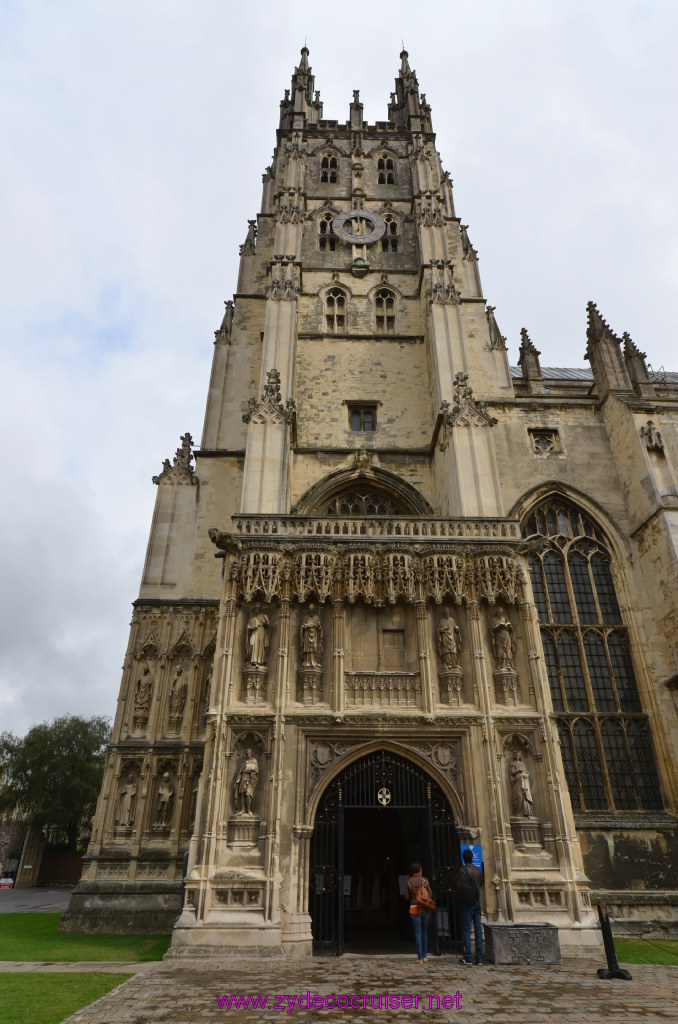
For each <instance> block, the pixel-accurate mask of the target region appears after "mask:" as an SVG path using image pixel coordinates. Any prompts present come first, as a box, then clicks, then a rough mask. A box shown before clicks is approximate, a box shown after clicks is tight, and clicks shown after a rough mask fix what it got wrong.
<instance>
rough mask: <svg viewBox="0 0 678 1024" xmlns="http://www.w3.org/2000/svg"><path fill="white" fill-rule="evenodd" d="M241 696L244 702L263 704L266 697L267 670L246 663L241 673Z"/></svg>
mask: <svg viewBox="0 0 678 1024" xmlns="http://www.w3.org/2000/svg"><path fill="white" fill-rule="evenodd" d="M242 696H243V699H244V701H245V703H246V704H264V703H265V702H266V700H267V699H268V670H267V669H266V668H262V667H261V666H255V665H246V666H245V668H244V669H243V673H242Z"/></svg>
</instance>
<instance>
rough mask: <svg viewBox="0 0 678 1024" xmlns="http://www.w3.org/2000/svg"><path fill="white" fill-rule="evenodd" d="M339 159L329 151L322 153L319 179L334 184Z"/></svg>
mask: <svg viewBox="0 0 678 1024" xmlns="http://www.w3.org/2000/svg"><path fill="white" fill-rule="evenodd" d="M338 167H339V161H338V160H337V158H336V156H332V154H331V153H324V154H323V156H322V158H321V160H320V181H321V182H327V183H329V184H335V183H336V180H337V169H338Z"/></svg>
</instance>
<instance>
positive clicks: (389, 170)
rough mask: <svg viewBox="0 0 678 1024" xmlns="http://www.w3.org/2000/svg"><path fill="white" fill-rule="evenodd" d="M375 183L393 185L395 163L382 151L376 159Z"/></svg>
mask: <svg viewBox="0 0 678 1024" xmlns="http://www.w3.org/2000/svg"><path fill="white" fill-rule="evenodd" d="M377 184H379V185H395V164H394V162H393V157H390V156H389V155H388V153H382V154H381V156H380V157H378V159H377Z"/></svg>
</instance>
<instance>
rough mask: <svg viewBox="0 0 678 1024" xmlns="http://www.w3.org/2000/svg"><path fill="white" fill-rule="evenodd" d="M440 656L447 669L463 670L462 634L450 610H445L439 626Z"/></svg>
mask: <svg viewBox="0 0 678 1024" xmlns="http://www.w3.org/2000/svg"><path fill="white" fill-rule="evenodd" d="M438 654H439V656H440V660H441V661H442V663H443V665H444V666H445V668H461V632H460V630H459V626H458V625H457V623H456V622H455V621H454V619H453V618H452V616H451V615H450V609H449V608H443V617H442V619H441V620H440V624H439V626H438Z"/></svg>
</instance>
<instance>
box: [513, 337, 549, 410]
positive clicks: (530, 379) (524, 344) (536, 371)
mask: <svg viewBox="0 0 678 1024" xmlns="http://www.w3.org/2000/svg"><path fill="white" fill-rule="evenodd" d="M540 355H541V352H539V350H538V349H537V348H536V347H535V345H533V343H532V341H531V340H530V336H529V334H528V333H527V330H526V329H525V328H524V327H521V329H520V354H519V356H518V366H520V368H521V370H522V371H523V380H525V381H526V382H527V387H528V390H529V391H530V392H533V393H535V394H543V393H544V391H545V390H546V389H545V387H544V375H543V374H542V372H541V365H540V363H539V356H540Z"/></svg>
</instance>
